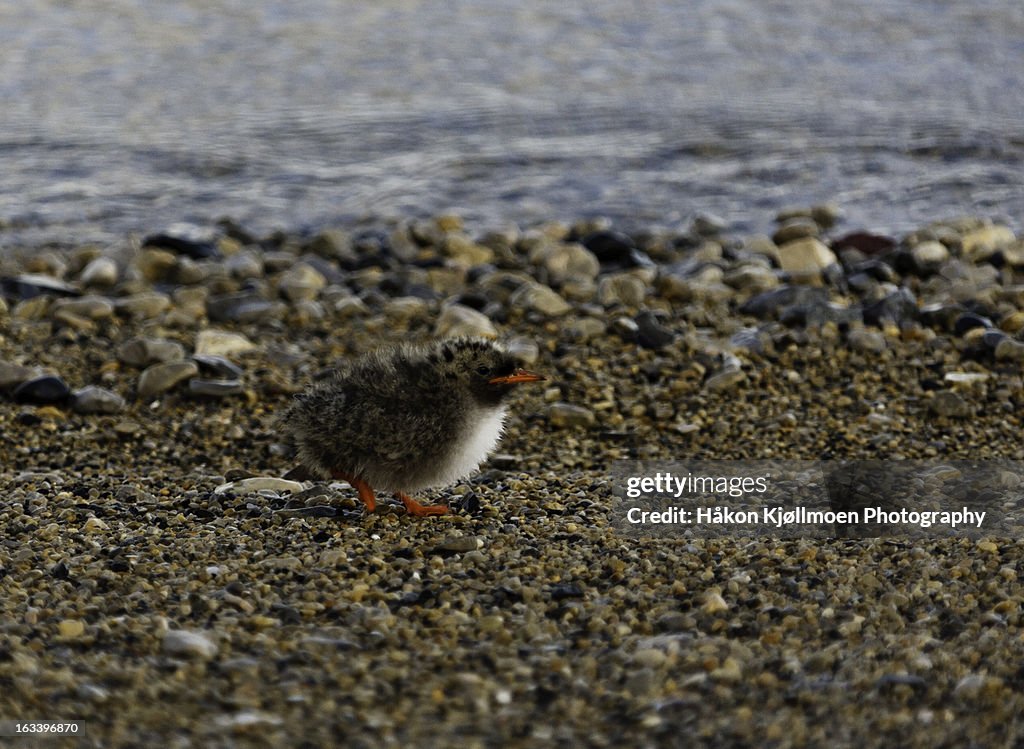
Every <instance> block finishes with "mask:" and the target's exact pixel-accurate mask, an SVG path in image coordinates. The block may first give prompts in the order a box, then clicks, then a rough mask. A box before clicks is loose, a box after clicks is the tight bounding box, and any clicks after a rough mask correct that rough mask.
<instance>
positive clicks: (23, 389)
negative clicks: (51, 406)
mask: <svg viewBox="0 0 1024 749" xmlns="http://www.w3.org/2000/svg"><path fill="white" fill-rule="evenodd" d="M70 397H71V389H70V388H69V387H68V384H67V383H66V382H64V380H62V379H61V378H60V377H58V376H56V375H43V376H41V377H36V378H33V379H31V380H28V381H27V382H23V383H21V384H20V385H18V387H16V388H15V389H14V400H15V402H16V403H33V404H36V405H44V404H47V403H64V402H66V401H67V399H68V398H70Z"/></svg>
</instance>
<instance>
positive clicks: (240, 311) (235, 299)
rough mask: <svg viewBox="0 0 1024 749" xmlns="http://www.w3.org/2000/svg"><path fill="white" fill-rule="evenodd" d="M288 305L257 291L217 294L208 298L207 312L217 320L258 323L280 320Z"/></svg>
mask: <svg viewBox="0 0 1024 749" xmlns="http://www.w3.org/2000/svg"><path fill="white" fill-rule="evenodd" d="M286 309H287V307H286V305H285V304H284V303H283V302H272V301H270V300H269V299H265V298H264V297H263V296H262V295H260V294H259V293H257V292H255V291H242V292H238V293H235V294H217V295H214V296H211V297H209V298H208V299H207V300H206V314H207V315H208V316H209V318H210V319H211V320H213V321H215V322H221V323H223V322H234V323H258V322H265V321H268V320H279V319H281V318H282V317H283V316H284V313H285V311H286Z"/></svg>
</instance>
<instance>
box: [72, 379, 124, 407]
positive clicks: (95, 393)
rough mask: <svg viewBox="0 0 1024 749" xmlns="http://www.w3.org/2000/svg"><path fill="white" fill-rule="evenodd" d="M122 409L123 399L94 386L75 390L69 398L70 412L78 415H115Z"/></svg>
mask: <svg viewBox="0 0 1024 749" xmlns="http://www.w3.org/2000/svg"><path fill="white" fill-rule="evenodd" d="M124 407H125V400H124V398H122V397H121V396H120V395H118V394H117V393H112V392H111V391H109V390H106V389H104V388H101V387H96V386H95V385H90V386H88V387H84V388H82V389H81V390H76V391H75V393H74V394H73V395H72V397H71V410H72V411H74V412H75V413H78V414H116V413H120V412H121V411H123V410H124Z"/></svg>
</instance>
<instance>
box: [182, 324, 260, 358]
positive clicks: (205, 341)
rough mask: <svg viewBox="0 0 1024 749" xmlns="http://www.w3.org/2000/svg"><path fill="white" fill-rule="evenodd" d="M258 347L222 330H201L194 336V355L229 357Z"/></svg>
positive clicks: (238, 335)
mask: <svg viewBox="0 0 1024 749" xmlns="http://www.w3.org/2000/svg"><path fill="white" fill-rule="evenodd" d="M258 348H259V347H258V346H257V345H256V344H255V343H253V342H252V341H250V340H249V339H248V338H246V337H245V336H244V335H242V334H241V333H230V332H227V331H223V330H214V329H208V330H201V331H200V332H199V334H198V335H197V336H196V354H197V355H209V356H231V355H232V354H245V353H248V352H250V351H256V350H257V349H258Z"/></svg>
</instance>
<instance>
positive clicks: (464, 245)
mask: <svg viewBox="0 0 1024 749" xmlns="http://www.w3.org/2000/svg"><path fill="white" fill-rule="evenodd" d="M441 251H442V252H443V253H444V254H445V256H447V257H449V258H451V259H452V260H454V261H455V262H457V263H460V264H462V265H467V266H473V265H483V264H484V263H489V262H491V261H492V260H493V259H494V250H492V249H491V248H490V247H485V246H484V245H481V244H477V243H476V242H474V241H472V240H471V239H469V237H466V236H464V235H462V234H450V235H449V236H447V237H445V239H444V241H443V243H442V248H441Z"/></svg>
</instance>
